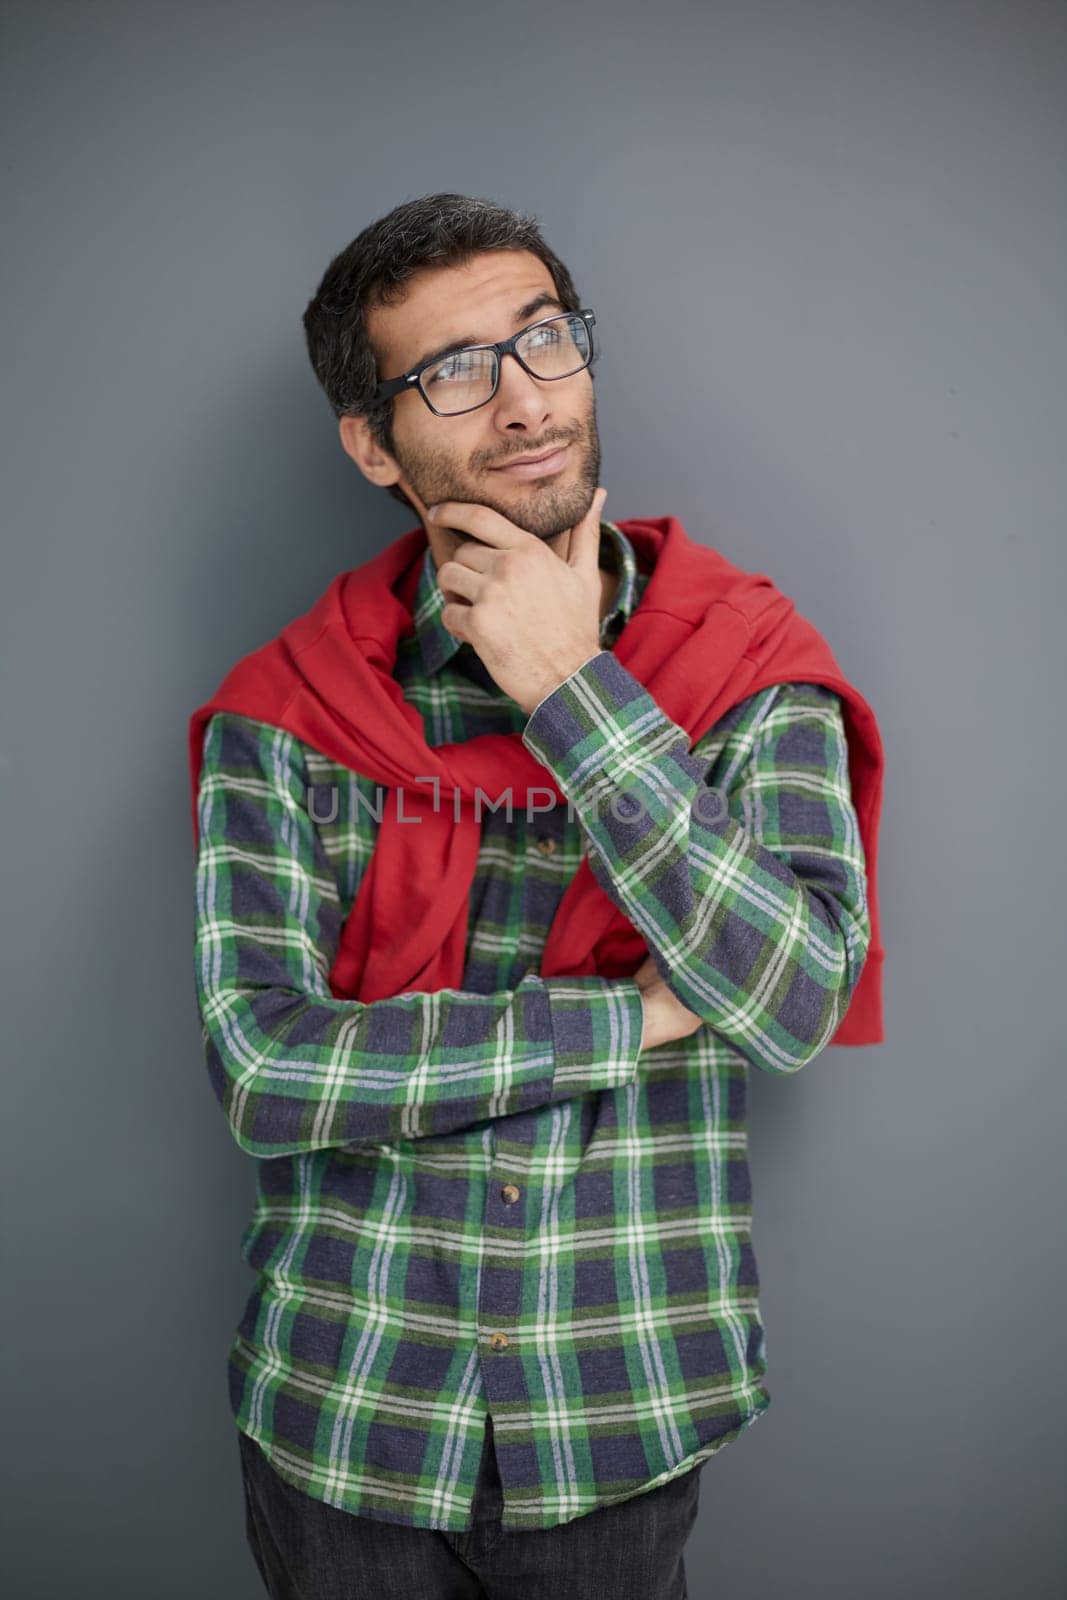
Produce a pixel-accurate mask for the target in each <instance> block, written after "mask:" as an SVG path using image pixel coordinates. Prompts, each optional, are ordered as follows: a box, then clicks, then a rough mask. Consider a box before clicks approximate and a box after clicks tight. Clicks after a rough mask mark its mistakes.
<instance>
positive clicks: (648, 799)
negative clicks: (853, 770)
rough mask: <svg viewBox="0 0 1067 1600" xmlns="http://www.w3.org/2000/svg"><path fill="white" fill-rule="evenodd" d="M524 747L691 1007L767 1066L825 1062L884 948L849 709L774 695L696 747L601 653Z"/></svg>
mask: <svg viewBox="0 0 1067 1600" xmlns="http://www.w3.org/2000/svg"><path fill="white" fill-rule="evenodd" d="M523 741H524V743H525V744H526V746H527V748H528V749H529V750H530V751H531V752H532V754H533V755H534V756H536V758H537V759H538V760H539V761H540V762H541V763H542V764H543V765H544V766H545V767H547V768H548V769H549V770H550V771H551V772H552V774H553V775H554V777H555V778H556V780H557V782H558V784H559V786H560V788H561V790H562V791H563V792H564V793H565V794H566V795H567V797H568V800H569V801H570V803H571V804H572V805H573V807H574V809H575V811H576V812H577V814H578V816H579V818H580V821H581V823H582V826H583V828H584V830H585V832H586V835H587V837H588V840H589V865H590V868H591V869H592V871H593V873H594V875H595V877H596V878H597V881H598V882H599V883H600V884H601V885H602V887H603V888H604V890H605V892H606V893H607V894H609V895H610V896H611V898H612V899H613V900H614V901H615V903H616V905H617V906H618V907H619V908H620V910H622V912H623V913H624V914H625V915H626V916H627V917H628V918H629V919H630V921H631V922H632V923H633V925H634V927H635V928H637V929H638V931H639V932H640V933H641V934H642V935H643V936H644V938H645V940H646V942H647V945H648V948H649V952H650V953H651V955H652V956H653V958H654V960H655V963H656V966H657V968H658V969H659V972H660V975H661V976H662V977H663V979H664V981H665V982H666V983H667V985H668V986H669V987H670V989H671V990H672V991H673V993H674V994H675V995H676V996H677V997H678V999H679V1000H681V1001H682V1003H683V1005H685V1006H686V1007H687V1008H688V1009H689V1010H690V1011H692V1012H693V1013H694V1014H695V1015H696V1016H698V1017H700V1019H701V1021H702V1022H704V1023H706V1024H707V1026H708V1027H709V1028H711V1029H713V1030H715V1031H716V1032H718V1033H719V1034H721V1035H722V1036H723V1037H724V1038H725V1039H726V1040H728V1041H729V1043H731V1044H732V1045H734V1046H735V1047H736V1048H737V1049H738V1050H740V1051H741V1052H742V1053H743V1054H744V1055H745V1056H747V1057H748V1059H749V1060H750V1061H752V1062H753V1063H754V1064H755V1065H757V1066H759V1067H762V1068H764V1069H765V1070H767V1071H768V1072H772V1073H790V1072H795V1071H797V1070H798V1069H799V1068H800V1067H801V1066H802V1065H803V1064H804V1063H805V1062H806V1061H809V1060H811V1058H812V1057H813V1056H815V1055H816V1054H818V1052H819V1051H820V1050H822V1048H823V1047H824V1046H825V1045H826V1044H827V1043H828V1042H829V1040H830V1038H831V1037H832V1035H833V1033H834V1032H835V1030H836V1028H837V1026H838V1023H839V1022H840V1020H841V1018H842V1017H843V1016H844V1014H845V1011H846V1009H847V1007H848V1003H849V1000H850V999H851V997H852V994H853V992H854V990H855V987H856V984H857V983H858V982H859V978H860V973H861V972H862V970H863V964H864V961H865V959H866V955H867V950H868V947H869V944H870V916H869V910H868V904H867V879H866V863H865V860H864V854H863V845H862V841H861V838H860V830H859V822H858V819H857V816H856V812H855V810H854V807H853V802H852V796H851V791H850V787H849V777H848V747H847V737H846V733H845V727H844V721H843V714H842V709H841V702H840V697H839V696H838V695H837V694H835V693H834V692H833V691H831V690H830V689H828V688H827V687H826V686H824V685H821V684H815V683H783V684H776V685H773V686H772V687H770V688H768V689H764V690H762V691H760V692H758V693H757V694H754V695H751V696H749V697H748V699H746V700H743V701H741V702H739V704H738V705H736V706H734V707H732V708H731V710H730V711H729V712H728V713H727V714H726V716H725V717H723V718H720V720H719V721H718V722H717V723H716V724H715V725H714V727H713V728H711V729H709V730H708V732H707V733H706V734H705V735H704V736H703V738H702V739H701V740H700V741H698V743H697V744H696V745H695V746H694V747H693V748H692V749H691V748H690V740H689V737H688V735H687V733H686V731H685V730H684V729H683V728H680V727H679V726H678V725H677V724H676V723H675V722H673V721H672V720H671V719H670V718H669V717H668V716H667V715H666V714H665V713H664V712H663V711H662V709H661V708H660V706H659V705H658V703H657V702H656V700H655V699H654V698H653V696H652V695H651V694H649V692H648V690H647V689H646V688H645V687H644V685H643V684H641V683H640V682H639V681H638V679H637V678H635V677H634V676H633V674H632V673H631V672H630V671H629V670H628V669H627V668H626V667H624V666H623V665H622V664H621V663H620V662H619V661H618V660H617V658H616V657H615V656H614V655H613V654H612V653H611V652H610V651H607V650H602V651H601V652H600V653H599V654H598V655H596V656H593V657H592V658H591V659H590V660H589V661H587V662H586V663H585V664H584V665H583V666H582V667H579V668H578V670H577V672H575V673H572V674H571V676H570V677H569V678H567V679H566V680H565V681H564V682H563V683H562V684H560V685H559V686H558V687H557V688H556V689H554V690H553V691H552V693H551V694H549V695H547V696H546V697H545V699H543V700H542V701H541V702H540V704H539V705H538V706H537V708H536V709H535V711H534V712H533V713H532V714H531V715H530V717H529V718H528V720H527V723H526V726H525V729H524V731H523Z"/></svg>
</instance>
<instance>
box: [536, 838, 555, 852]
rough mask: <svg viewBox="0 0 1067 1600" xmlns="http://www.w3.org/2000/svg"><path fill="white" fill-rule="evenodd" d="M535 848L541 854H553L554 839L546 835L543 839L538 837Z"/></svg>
mask: <svg viewBox="0 0 1067 1600" xmlns="http://www.w3.org/2000/svg"><path fill="white" fill-rule="evenodd" d="M537 848H538V850H540V852H541V854H542V855H543V856H550V855H553V854H554V853H555V849H556V841H555V839H550V838H547V837H546V838H544V839H538V841H537Z"/></svg>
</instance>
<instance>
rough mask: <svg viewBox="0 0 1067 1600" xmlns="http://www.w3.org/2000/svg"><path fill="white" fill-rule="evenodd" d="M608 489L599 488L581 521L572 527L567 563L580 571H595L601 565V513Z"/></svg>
mask: <svg viewBox="0 0 1067 1600" xmlns="http://www.w3.org/2000/svg"><path fill="white" fill-rule="evenodd" d="M607 497H608V491H607V490H606V489H604V488H598V489H597V491H596V493H595V494H594V495H593V503H592V505H591V506H590V507H589V510H588V511H587V512H586V514H585V516H584V517H583V518H582V519H581V521H580V522H576V523H575V524H574V527H573V528H572V529H571V536H570V539H569V541H568V544H567V565H568V566H571V567H575V568H577V569H578V570H579V571H585V572H589V573H595V572H596V571H597V568H598V567H599V565H600V513H601V511H602V510H603V508H604V501H605V500H606V499H607Z"/></svg>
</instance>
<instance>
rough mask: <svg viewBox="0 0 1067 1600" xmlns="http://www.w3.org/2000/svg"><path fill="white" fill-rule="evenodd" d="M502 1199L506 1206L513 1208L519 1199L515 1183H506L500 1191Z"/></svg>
mask: <svg viewBox="0 0 1067 1600" xmlns="http://www.w3.org/2000/svg"><path fill="white" fill-rule="evenodd" d="M500 1198H501V1200H503V1202H504V1204H505V1205H506V1206H513V1205H514V1204H515V1202H516V1200H517V1199H518V1198H519V1191H518V1189H516V1187H515V1185H514V1184H513V1183H506V1184H505V1185H504V1187H503V1188H502V1189H501V1191H500Z"/></svg>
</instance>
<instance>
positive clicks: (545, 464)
mask: <svg viewBox="0 0 1067 1600" xmlns="http://www.w3.org/2000/svg"><path fill="white" fill-rule="evenodd" d="M569 448H570V446H569V444H561V445H556V446H555V447H554V448H553V449H551V450H547V451H545V453H544V454H543V455H541V456H538V457H537V458H536V459H535V460H533V461H530V460H526V461H505V462H502V463H501V465H500V466H499V467H495V468H494V469H493V470H494V471H495V472H509V473H510V474H511V475H512V477H515V478H539V477H542V476H543V475H544V474H546V473H549V472H558V471H559V470H560V468H561V467H562V466H563V464H564V462H565V461H566V458H567V451H568V449H569Z"/></svg>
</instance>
